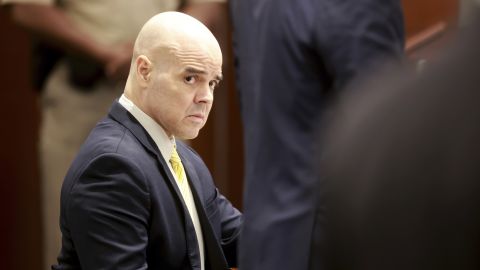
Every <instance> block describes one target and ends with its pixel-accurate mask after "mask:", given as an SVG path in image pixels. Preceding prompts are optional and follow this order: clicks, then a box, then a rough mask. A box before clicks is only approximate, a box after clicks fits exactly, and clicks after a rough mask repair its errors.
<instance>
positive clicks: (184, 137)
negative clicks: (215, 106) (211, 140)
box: [175, 130, 200, 140]
mask: <svg viewBox="0 0 480 270" xmlns="http://www.w3.org/2000/svg"><path fill="white" fill-rule="evenodd" d="M199 131H200V130H197V131H191V132H182V133H181V134H179V135H176V136H175V137H176V138H179V139H181V140H193V139H195V138H196V137H197V136H198V133H199Z"/></svg>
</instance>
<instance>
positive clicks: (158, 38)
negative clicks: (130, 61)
mask: <svg viewBox="0 0 480 270" xmlns="http://www.w3.org/2000/svg"><path fill="white" fill-rule="evenodd" d="M192 43H193V44H198V45H201V46H202V47H204V48H207V47H208V46H210V47H212V48H211V49H216V50H218V51H220V46H219V45H218V42H217V40H216V39H215V37H214V36H213V34H212V33H211V32H210V30H209V29H208V28H207V27H206V26H205V25H203V24H202V23H201V22H200V21H198V20H197V19H195V18H193V17H191V16H189V15H187V14H184V13H180V12H163V13H160V14H158V15H156V16H154V17H152V18H151V19H150V20H148V21H147V22H146V23H145V25H144V26H143V27H142V29H141V30H140V33H139V34H138V37H137V40H136V41H135V47H134V55H133V57H134V58H135V57H137V56H139V55H142V54H143V55H147V56H148V55H149V54H150V53H151V52H152V51H154V50H155V49H158V48H170V49H181V46H182V45H192Z"/></svg>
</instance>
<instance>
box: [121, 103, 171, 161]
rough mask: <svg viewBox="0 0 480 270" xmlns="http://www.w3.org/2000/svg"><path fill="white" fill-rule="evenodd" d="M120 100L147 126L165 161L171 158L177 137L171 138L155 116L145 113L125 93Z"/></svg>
mask: <svg viewBox="0 0 480 270" xmlns="http://www.w3.org/2000/svg"><path fill="white" fill-rule="evenodd" d="M118 102H119V103H120V104H121V105H122V106H123V107H124V108H125V109H126V110H127V111H128V112H130V113H131V114H132V115H133V117H135V119H137V120H138V122H140V124H141V125H142V126H143V128H145V130H146V131H147V133H148V134H149V135H150V136H151V137H152V139H153V141H154V142H155V144H156V145H157V147H158V149H159V150H160V153H161V154H162V156H163V159H164V160H165V161H167V164H168V161H169V160H170V156H171V155H172V151H173V147H174V145H175V138H174V137H173V136H172V138H169V137H168V136H167V133H166V132H165V130H164V129H163V128H162V126H160V125H159V124H158V123H157V122H155V120H153V118H151V117H150V116H148V115H147V114H146V113H144V112H143V111H142V110H141V109H140V108H139V107H137V106H136V105H135V104H134V103H133V102H132V101H131V100H130V99H128V98H127V97H126V96H125V94H122V96H121V97H120V99H119V100H118Z"/></svg>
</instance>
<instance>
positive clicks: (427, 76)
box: [319, 17, 480, 270]
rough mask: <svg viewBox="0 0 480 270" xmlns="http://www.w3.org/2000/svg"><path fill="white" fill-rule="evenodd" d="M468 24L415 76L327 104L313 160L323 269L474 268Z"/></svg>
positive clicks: (476, 113) (473, 95) (473, 76)
mask: <svg viewBox="0 0 480 270" xmlns="http://www.w3.org/2000/svg"><path fill="white" fill-rule="evenodd" d="M477 18H478V17H477ZM467 31H468V32H467V34H466V37H467V38H466V39H463V42H462V43H460V44H459V45H458V46H457V47H456V48H455V49H454V50H453V51H454V53H451V54H448V56H447V57H445V58H444V59H440V60H438V61H439V63H437V64H438V66H430V68H428V69H427V70H426V71H424V73H423V74H422V76H421V77H417V76H416V75H412V74H403V75H398V74H397V76H395V78H390V79H382V80H380V81H378V80H377V81H375V82H373V83H371V84H370V85H368V86H367V87H366V88H365V91H359V92H357V93H355V94H350V95H347V96H346V97H344V98H343V99H341V101H340V102H339V104H337V106H335V109H334V110H333V113H332V115H333V116H334V119H333V122H332V124H331V125H330V129H328V135H327V136H326V138H325V140H324V141H323V145H324V147H325V151H324V153H323V156H322V162H321V163H320V165H321V166H320V168H323V170H322V171H321V174H322V175H323V177H322V184H323V185H322V186H321V187H320V191H319V192H324V191H325V185H326V186H327V187H328V188H327V190H328V195H327V199H328V201H327V202H328V203H327V211H328V214H327V219H328V224H329V226H328V228H329V230H328V231H329V232H330V233H329V239H330V244H331V245H330V246H328V247H327V250H328V251H329V252H331V257H330V259H331V260H330V264H331V265H330V268H329V269H349V270H356V269H369V270H377V269H378V270H380V269H381V270H384V269H389V270H395V269H402V270H403V269H409V270H416V269H418V270H420V269H421V270H430V269H431V270H433V269H435V270H441V269H456V270H460V269H480V196H479V194H480V143H479V142H480V76H479V71H480V50H479V48H480V23H479V22H478V21H477V22H476V24H474V25H473V26H472V27H471V29H468V30H467ZM320 206H321V207H323V204H320Z"/></svg>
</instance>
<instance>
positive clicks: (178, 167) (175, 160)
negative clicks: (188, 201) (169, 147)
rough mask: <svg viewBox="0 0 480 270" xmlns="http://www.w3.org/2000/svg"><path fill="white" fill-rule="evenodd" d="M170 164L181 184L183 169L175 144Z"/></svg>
mask: <svg viewBox="0 0 480 270" xmlns="http://www.w3.org/2000/svg"><path fill="white" fill-rule="evenodd" d="M170 164H171V165H172V169H173V171H174V172H175V176H176V177H177V181H178V182H179V183H180V184H181V183H182V182H183V177H184V169H183V164H182V160H181V159H180V156H179V155H178V152H177V147H176V146H174V147H173V151H172V155H171V156H170Z"/></svg>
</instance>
